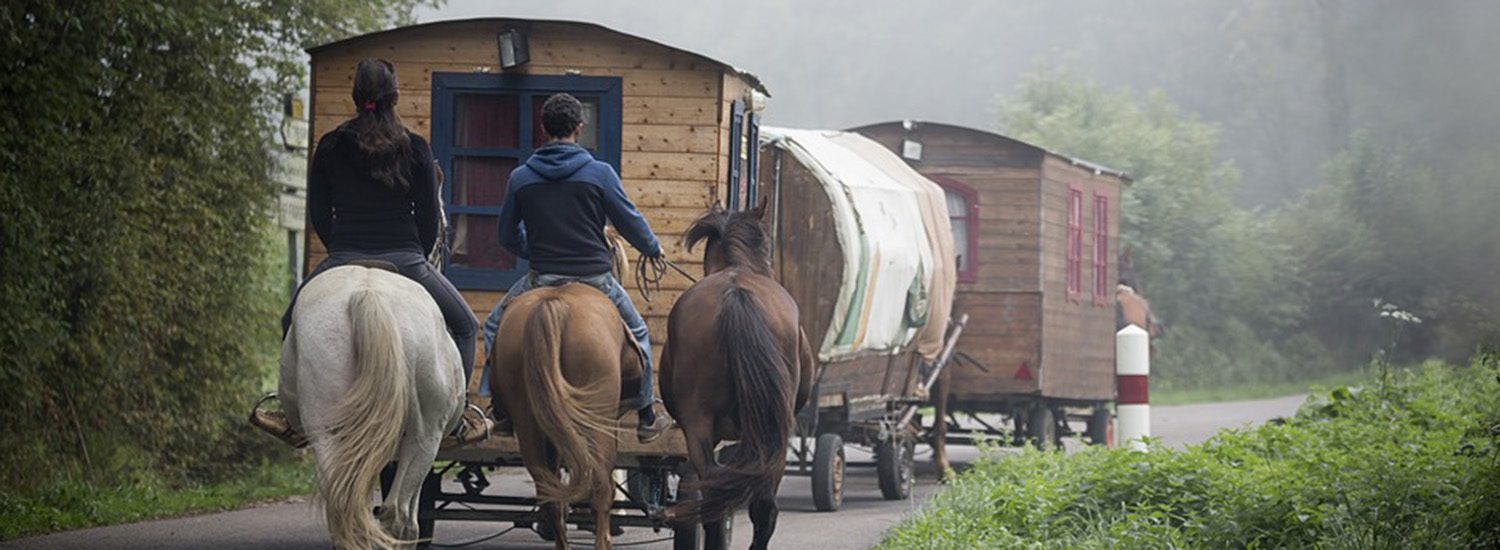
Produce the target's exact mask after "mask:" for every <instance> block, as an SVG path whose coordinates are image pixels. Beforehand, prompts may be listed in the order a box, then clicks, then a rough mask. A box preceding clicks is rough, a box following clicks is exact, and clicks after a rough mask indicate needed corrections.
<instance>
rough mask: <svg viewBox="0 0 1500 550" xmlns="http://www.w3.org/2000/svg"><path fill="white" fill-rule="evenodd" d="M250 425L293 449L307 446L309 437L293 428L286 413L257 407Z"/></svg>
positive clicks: (251, 413) (252, 412)
mask: <svg viewBox="0 0 1500 550" xmlns="http://www.w3.org/2000/svg"><path fill="white" fill-rule="evenodd" d="M261 402H262V403H264V402H265V400H264V399H262V400H261ZM250 424H251V425H252V426H255V427H257V428H260V429H262V430H265V432H266V433H268V434H271V435H273V436H276V439H280V440H281V441H282V442H283V443H286V444H287V445H291V446H292V447H293V448H297V449H301V448H303V447H306V446H307V437H306V436H304V435H302V434H301V433H300V432H298V431H297V430H295V429H293V428H292V423H291V422H290V421H288V420H287V418H286V413H284V412H281V411H268V410H264V409H261V408H260V405H256V407H255V409H254V410H252V411H250Z"/></svg>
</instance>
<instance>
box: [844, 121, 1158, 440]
mask: <svg viewBox="0 0 1500 550" xmlns="http://www.w3.org/2000/svg"><path fill="white" fill-rule="evenodd" d="M853 131H854V132H858V133H860V134H862V135H865V136H867V137H869V138H870V139H872V140H874V141H876V142H879V143H880V144H881V145H883V146H885V147H886V148H887V149H888V150H890V151H892V152H893V153H895V154H899V155H901V156H902V158H903V159H904V160H905V161H906V162H907V163H908V164H909V165H910V166H911V167H913V168H914V169H916V170H917V171H918V172H921V173H922V174H923V175H925V176H927V177H928V178H930V179H931V180H932V181H934V182H936V183H937V184H938V185H940V186H941V187H942V188H943V190H944V192H945V193H946V195H947V201H948V208H949V210H950V215H951V223H952V228H953V234H954V238H955V240H956V241H957V257H958V270H957V271H958V277H957V281H958V291H957V295H956V297H955V300H954V304H955V305H954V307H955V308H957V309H960V310H962V311H965V312H966V313H968V314H969V315H970V316H971V321H970V322H969V323H968V326H967V327H966V330H965V332H964V334H963V337H962V338H961V339H960V340H959V343H958V346H959V348H960V349H961V350H962V353H960V354H959V355H958V356H957V359H956V360H955V363H954V364H953V365H952V366H951V367H950V368H948V369H947V370H946V371H945V380H944V382H943V383H940V384H938V386H937V387H936V388H935V389H934V394H935V397H937V398H938V399H936V401H937V402H938V404H939V405H940V409H941V406H942V405H944V404H946V406H947V408H948V409H950V410H952V411H963V412H969V413H976V412H987V413H1002V414H1005V415H1008V416H1010V417H1011V419H1012V420H1013V421H1014V425H1015V428H1014V429H1013V430H1010V431H1009V432H1008V433H1007V432H1006V431H1005V430H1001V429H998V428H997V427H995V426H994V425H992V424H976V423H975V422H974V421H978V420H979V419H977V418H975V419H973V420H974V421H970V422H965V423H960V422H957V420H956V419H953V420H952V421H951V422H946V421H944V420H946V419H940V421H939V422H938V423H937V425H936V426H934V427H935V428H936V429H935V431H936V432H937V433H936V434H935V435H936V436H937V437H935V440H936V441H937V442H939V443H941V442H942V441H945V440H957V441H964V440H967V439H972V438H975V437H993V436H996V435H999V434H1002V433H1005V434H1006V435H1013V436H1014V437H1015V438H1017V439H1019V438H1020V437H1022V436H1029V437H1030V438H1031V439H1032V440H1033V441H1034V442H1038V443H1041V444H1044V445H1051V444H1054V443H1056V442H1057V441H1058V438H1059V437H1061V435H1062V434H1064V433H1066V432H1067V431H1068V424H1067V422H1066V418H1067V417H1068V416H1073V417H1077V418H1081V419H1084V420H1086V425H1087V428H1086V432H1087V434H1088V436H1089V439H1090V440H1092V441H1093V442H1096V443H1103V442H1105V441H1106V440H1108V439H1109V435H1108V432H1109V427H1110V424H1111V423H1110V416H1109V410H1108V404H1109V403H1110V402H1111V401H1113V400H1114V398H1115V382H1114V381H1115V377H1114V364H1115V363H1114V353H1115V340H1114V331H1115V288H1116V281H1117V277H1118V266H1117V265H1116V261H1115V259H1116V258H1117V257H1118V247H1119V238H1118V235H1119V227H1120V225H1119V224H1120V215H1119V212H1120V196H1121V193H1122V192H1123V190H1124V188H1125V186H1126V185H1128V184H1129V183H1130V178H1129V177H1128V176H1127V175H1125V174H1124V173H1121V172H1118V171H1114V170H1110V169H1108V168H1105V167H1102V166H1099V165H1097V164H1093V163H1090V162H1087V161H1083V160H1079V159H1076V158H1072V157H1068V156H1066V155H1062V154H1059V153H1056V152H1053V151H1049V150H1046V149H1043V148H1041V147H1037V146H1035V145H1031V144H1028V143H1025V142H1022V141H1020V140H1016V139H1013V138H1009V137H1006V136H1003V135H1000V134H996V133H993V132H988V131H983V130H975V129H971V128H965V127H961V126H954V125H948V124H939V123H932V122H914V121H904V122H887V123H882V124H872V125H868V126H863V127H859V128H856V129H854V130H853ZM943 398H946V403H945V400H944V399H943ZM947 428H954V429H955V430H954V433H952V434H944V432H945V430H946V429H947ZM944 435H948V436H949V437H947V438H945V437H943V436H944ZM940 456H941V455H940Z"/></svg>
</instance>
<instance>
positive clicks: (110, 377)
mask: <svg viewBox="0 0 1500 550" xmlns="http://www.w3.org/2000/svg"><path fill="white" fill-rule="evenodd" d="M416 1H417V0H384V1H377V2H361V3H352V4H351V3H348V2H341V1H333V0H323V1H300V0H299V1H290V0H270V1H266V2H251V3H245V2H239V3H236V2H230V3H220V2H214V3H204V2H195V1H188V0H160V1H154V2H51V1H42V0H18V1H10V2H5V3H4V4H3V5H0V37H3V38H0V40H4V41H5V47H4V48H0V102H3V104H4V105H5V106H6V108H5V109H0V403H4V404H5V406H4V407H0V449H4V452H3V453H0V489H3V494H4V495H5V496H6V502H7V503H8V504H7V506H9V505H11V504H10V503H14V502H19V501H20V500H19V499H20V497H21V496H27V497H31V496H38V497H39V498H40V497H46V496H48V495H49V494H52V496H57V497H58V499H56V502H62V503H67V505H68V506H74V507H77V508H82V507H86V506H85V505H86V504H88V503H87V501H80V500H78V499H76V498H73V499H70V498H64V497H66V494H65V493H67V492H69V491H75V490H78V488H79V487H84V488H86V490H84V491H83V494H87V493H88V491H91V490H98V491H105V490H107V489H110V488H117V487H125V488H128V487H132V486H136V485H140V484H146V485H149V486H152V487H156V486H166V487H171V486H175V485H182V486H191V485H194V484H197V483H201V482H206V481H213V480H219V479H223V478H226V477H228V476H230V475H231V474H243V473H245V472H249V471H251V470H252V469H253V468H254V465H256V464H259V463H260V462H261V460H262V459H265V458H268V457H269V458H285V457H286V455H287V452H286V451H285V450H283V449H281V448H280V446H278V445H274V444H268V440H267V439H264V438H261V437H258V436H256V435H254V434H251V433H250V432H249V430H248V429H247V428H246V426H245V423H244V414H245V413H246V409H247V407H248V406H249V404H250V403H251V402H252V400H253V398H254V397H255V394H256V393H258V391H259V390H261V389H262V385H263V383H264V380H265V378H266V376H267V375H268V374H269V373H271V372H273V371H272V368H273V365H274V364H275V358H276V356H277V354H278V351H279V339H280V332H279V327H278V323H277V318H278V316H279V313H280V311H281V308H282V307H283V305H284V304H285V300H286V296H285V284H284V283H283V282H282V281H281V280H280V279H279V278H278V277H277V275H276V274H275V272H274V266H273V264H272V260H271V258H274V257H275V253H274V251H273V250H272V249H271V246H270V245H269V242H270V241H269V240H268V239H266V238H264V236H265V235H266V232H267V231H268V228H269V221H268V219H267V216H266V214H267V207H268V206H270V204H271V202H270V201H271V198H272V193H273V189H274V188H273V186H272V184H271V181H270V164H269V162H270V159H269V158H268V155H267V152H266V147H267V146H268V145H269V144H270V143H271V136H272V135H273V133H272V124H271V121H272V120H273V116H272V115H271V113H274V112H275V110H276V108H277V107H278V105H277V103H278V100H279V98H280V97H281V95H282V94H283V93H286V92H290V91H293V90H295V89H297V88H298V87H299V85H298V84H297V83H298V82H299V81H300V80H301V79H302V73H303V72H304V71H305V67H304V65H303V63H302V62H301V59H302V57H301V56H302V54H301V52H300V51H298V50H299V48H300V47H303V46H306V45H307V44H308V43H310V42H321V41H326V40H330V39H332V38H336V37H341V36H343V35H346V34H348V33H350V32H362V31H366V30H370V29H373V28H378V27H384V26H386V25H388V24H389V23H390V22H391V21H392V20H393V19H394V18H397V17H401V16H407V17H409V13H410V10H411V8H412V6H413V5H414V4H415V3H416ZM44 500H45V499H44ZM64 512H70V511H69V510H65V511H64ZM62 515H66V514H62ZM59 517H61V516H59Z"/></svg>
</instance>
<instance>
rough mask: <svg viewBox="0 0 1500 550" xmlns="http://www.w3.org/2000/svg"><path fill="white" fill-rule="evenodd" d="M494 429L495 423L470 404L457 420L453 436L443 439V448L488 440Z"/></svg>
mask: <svg viewBox="0 0 1500 550" xmlns="http://www.w3.org/2000/svg"><path fill="white" fill-rule="evenodd" d="M494 428H495V421H494V420H491V419H490V417H489V415H486V414H484V411H483V410H480V408H479V407H476V406H474V405H472V404H470V405H468V406H467V407H465V408H464V415H463V417H462V418H460V419H459V422H458V429H457V430H454V432H453V434H451V435H449V436H448V437H444V438H443V444H442V446H443V448H445V449H446V448H449V447H457V446H460V445H468V444H470V443H475V442H479V441H484V440H486V439H489V438H490V431H491V430H493V429H494Z"/></svg>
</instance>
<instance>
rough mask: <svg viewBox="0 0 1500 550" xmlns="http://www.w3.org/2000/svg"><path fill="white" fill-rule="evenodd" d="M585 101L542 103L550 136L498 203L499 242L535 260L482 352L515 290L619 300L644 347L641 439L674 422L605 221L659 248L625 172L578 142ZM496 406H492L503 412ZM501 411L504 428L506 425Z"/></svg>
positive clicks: (493, 318)
mask: <svg viewBox="0 0 1500 550" xmlns="http://www.w3.org/2000/svg"><path fill="white" fill-rule="evenodd" d="M583 124H584V120H583V103H581V102H579V101H578V99H577V98H575V97H573V96H572V95H569V94H557V95H554V96H552V97H550V98H548V99H547V101H546V103H544V104H543V105H542V129H543V131H544V132H545V133H546V135H547V139H548V140H550V141H549V142H548V143H547V144H546V145H545V146H543V147H542V148H541V149H537V150H536V152H535V153H533V154H532V155H531V158H529V159H527V160H526V162H525V163H524V164H522V165H521V166H518V167H516V169H515V170H514V171H512V172H511V175H510V183H509V185H508V187H507V189H506V192H505V202H504V203H503V204H502V205H501V208H500V229H499V231H500V242H501V243H502V244H504V245H505V247H506V248H507V249H509V250H510V251H511V252H512V253H514V254H515V255H516V256H517V257H520V258H524V259H526V260H527V261H529V262H530V263H531V271H530V272H529V273H527V274H526V275H525V276H522V277H521V279H520V280H518V281H516V283H515V285H513V286H512V287H511V288H510V291H509V292H507V293H506V295H505V298H504V299H503V300H501V301H500V303H498V304H496V305H495V309H494V310H493V311H492V312H490V316H489V318H488V319H486V320H485V322H484V342H485V348H486V349H485V352H486V353H485V354H486V356H487V357H488V356H489V354H490V353H489V350H490V348H491V347H492V346H493V345H494V341H495V332H496V330H498V328H499V326H500V318H501V316H502V314H503V313H504V311H505V308H506V306H507V305H509V304H510V303H511V302H512V301H513V300H515V299H516V297H518V296H520V295H521V294H522V293H525V292H526V291H528V290H531V289H533V288H536V287H544V286H559V285H563V284H567V283H583V284H587V285H589V286H592V287H594V288H597V289H599V291H600V292H603V293H604V294H605V296H608V297H609V300H610V301H611V302H614V304H615V307H616V308H617V309H619V311H620V317H621V318H623V319H624V321H625V324H626V325H627V326H628V327H629V328H630V334H631V336H632V337H634V339H635V341H636V344H637V345H638V346H639V347H640V352H641V354H642V368H643V370H644V372H643V374H642V378H641V390H640V395H639V397H638V399H637V400H636V401H635V405H636V408H637V410H638V411H639V418H640V426H639V428H637V430H636V436H637V437H638V438H639V439H640V441H641V442H642V443H649V442H651V441H654V440H655V439H656V438H657V437H659V436H661V434H662V433H664V432H665V431H666V429H667V428H668V427H669V426H670V425H671V421H670V420H668V419H667V418H666V417H665V416H658V415H657V414H656V410H655V408H654V407H653V405H652V401H653V399H652V388H651V386H652V383H651V380H652V378H651V339H650V337H649V335H648V334H647V332H646V321H645V319H642V318H641V314H640V313H639V312H637V311H636V309H635V304H633V303H631V301H630V296H629V295H627V294H625V289H624V288H623V287H621V286H620V282H619V281H618V280H616V279H615V277H614V275H613V274H612V273H611V271H610V268H611V267H612V265H613V264H612V258H613V255H612V253H611V251H610V246H609V242H608V241H607V240H606V238H605V236H604V224H605V222H609V223H612V224H614V226H615V229H617V230H618V231H619V232H620V234H621V235H622V236H624V237H625V239H626V240H627V241H629V242H630V244H631V246H633V247H635V249H636V250H638V251H640V253H641V254H642V255H644V256H646V257H648V258H657V257H660V256H661V255H662V250H661V244H660V243H658V242H657V239H656V235H655V234H654V233H652V232H651V226H650V225H649V224H647V223H646V219H645V218H644V217H643V216H641V213H640V212H639V211H637V210H636V208H635V204H633V203H631V202H630V198H629V197H626V196H625V189H624V187H622V186H621V185H620V177H619V176H618V175H617V174H615V170H614V168H613V167H611V166H610V165H608V164H605V163H603V162H600V161H597V160H594V157H593V155H590V154H589V152H588V150H587V149H584V148H583V146H581V145H579V144H578V137H579V135H581V133H582V132H583ZM501 410H502V409H501V408H500V407H495V408H494V411H495V414H497V415H498V414H500V413H501ZM508 425H509V422H508V419H501V422H500V426H499V427H498V428H497V429H499V430H506V429H508V427H509V426H508Z"/></svg>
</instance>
